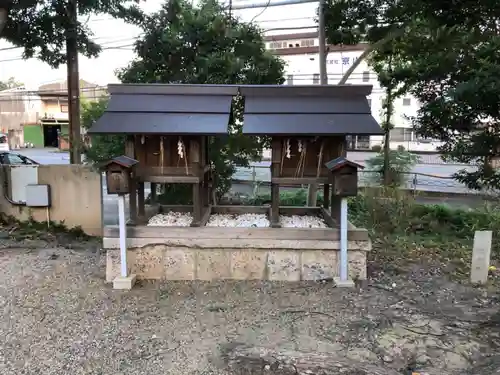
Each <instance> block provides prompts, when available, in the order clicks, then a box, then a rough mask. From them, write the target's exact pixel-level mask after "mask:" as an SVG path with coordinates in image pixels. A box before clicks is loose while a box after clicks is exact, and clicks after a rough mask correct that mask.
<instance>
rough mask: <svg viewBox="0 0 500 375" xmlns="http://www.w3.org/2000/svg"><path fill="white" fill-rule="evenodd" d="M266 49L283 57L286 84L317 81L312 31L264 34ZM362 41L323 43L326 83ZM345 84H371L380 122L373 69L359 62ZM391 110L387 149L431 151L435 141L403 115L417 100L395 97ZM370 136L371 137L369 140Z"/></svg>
mask: <svg viewBox="0 0 500 375" xmlns="http://www.w3.org/2000/svg"><path fill="white" fill-rule="evenodd" d="M265 40H266V48H268V49H269V50H272V51H273V52H274V53H275V54H276V55H279V56H280V57H281V58H283V60H285V62H286V64H287V67H286V77H287V82H286V84H288V85H311V84H319V83H320V76H319V40H318V34H317V33H316V32H308V33H296V34H280V35H269V36H266V37H265ZM366 46H367V45H366V44H359V45H356V46H332V45H331V46H327V48H328V56H327V73H328V83H329V84H336V83H338V81H339V80H340V79H341V78H342V76H343V74H344V73H345V72H346V71H347V70H348V69H349V67H350V66H351V65H352V64H353V62H354V61H355V60H356V59H357V58H358V57H359V56H360V55H361V53H362V52H363V51H364V49H365V48H366ZM347 83H348V84H354V85H356V84H370V85H373V90H372V94H371V96H370V97H369V103H370V105H371V108H372V114H373V116H374V117H375V118H376V119H377V120H378V121H379V122H380V123H381V122H382V102H383V99H384V96H385V95H384V90H383V88H381V87H380V84H379V82H378V79H377V75H376V74H375V72H374V71H373V70H372V69H371V68H370V67H369V66H368V64H367V62H366V61H363V62H362V63H361V64H360V65H359V66H358V67H357V68H356V69H355V70H354V72H353V73H352V74H351V76H350V77H349V79H348V81H347ZM394 106H395V113H394V116H393V120H392V122H393V123H394V129H393V130H391V142H390V145H391V148H397V147H398V146H403V147H404V148H405V149H407V150H415V151H417V150H418V151H435V150H436V146H437V143H436V142H432V141H429V140H425V139H420V138H419V137H417V136H416V134H415V132H414V131H413V130H412V127H411V123H410V121H409V120H408V119H407V116H414V115H415V114H416V112H417V110H418V103H417V101H416V100H415V99H414V98H412V97H410V96H407V97H404V98H399V99H397V100H396V101H395V103H394ZM355 138H356V139H354V140H353V141H352V144H351V147H354V148H358V149H363V148H364V149H368V148H371V147H373V146H374V145H380V144H381V143H382V138H383V137H382V136H372V137H369V136H358V137H355ZM370 138H371V139H370Z"/></svg>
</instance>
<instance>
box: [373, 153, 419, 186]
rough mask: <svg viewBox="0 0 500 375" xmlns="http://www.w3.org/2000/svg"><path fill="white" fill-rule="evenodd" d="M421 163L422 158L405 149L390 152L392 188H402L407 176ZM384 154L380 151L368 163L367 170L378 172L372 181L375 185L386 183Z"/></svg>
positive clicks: (374, 174)
mask: <svg viewBox="0 0 500 375" xmlns="http://www.w3.org/2000/svg"><path fill="white" fill-rule="evenodd" d="M419 161H420V157H419V156H418V155H416V154H412V153H411V152H408V151H405V149H404V147H402V146H399V147H398V149H397V150H389V181H390V184H391V186H392V187H398V186H401V185H402V184H403V183H404V181H405V177H406V176H405V175H406V174H407V173H409V172H410V171H411V170H412V168H413V167H414V166H415V164H417V163H418V162H419ZM384 164H385V157H384V152H383V151H380V152H379V153H378V154H377V155H376V156H374V157H373V158H370V159H368V160H367V161H366V165H367V166H368V168H367V170H369V171H376V172H379V173H373V174H372V176H371V177H372V179H373V182H374V183H381V182H383V181H384Z"/></svg>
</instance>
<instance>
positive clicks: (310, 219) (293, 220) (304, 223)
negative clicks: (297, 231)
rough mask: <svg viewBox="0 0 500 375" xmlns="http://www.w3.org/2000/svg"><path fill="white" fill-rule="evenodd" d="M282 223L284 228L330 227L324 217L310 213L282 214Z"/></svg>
mask: <svg viewBox="0 0 500 375" xmlns="http://www.w3.org/2000/svg"><path fill="white" fill-rule="evenodd" d="M280 224H281V226H282V227H283V228H328V225H326V223H325V221H324V220H323V219H321V218H319V217H317V216H308V215H303V216H302V215H291V216H285V215H280Z"/></svg>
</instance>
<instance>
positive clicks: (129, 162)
mask: <svg viewBox="0 0 500 375" xmlns="http://www.w3.org/2000/svg"><path fill="white" fill-rule="evenodd" d="M137 163H139V162H138V161H137V160H135V159H132V158H129V157H128V156H125V155H122V156H116V157H114V158H113V159H111V160H108V161H107V162H106V163H104V164H103V166H104V167H105V166H107V165H110V164H118V165H121V166H122V167H125V168H130V167H133V166H134V165H136V164H137Z"/></svg>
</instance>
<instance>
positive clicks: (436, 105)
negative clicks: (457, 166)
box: [398, 25, 500, 190]
mask: <svg viewBox="0 0 500 375" xmlns="http://www.w3.org/2000/svg"><path fill="white" fill-rule="evenodd" d="M427 34H428V35H429V36H430V38H429V39H428V40H425V39H424V38H423V37H422V38H418V39H417V38H414V39H413V40H415V41H417V40H418V41H419V42H420V48H419V50H418V53H417V51H416V49H415V48H414V47H412V46H410V45H408V49H407V51H406V52H405V53H406V54H407V55H408V56H413V60H412V61H411V63H407V64H405V65H403V66H401V67H400V69H399V72H398V74H400V77H399V79H400V80H401V81H404V82H405V83H406V84H407V85H408V86H409V87H410V91H411V93H412V95H413V96H415V97H416V98H417V100H418V101H419V103H420V109H419V111H418V114H417V116H415V118H413V119H412V120H413V125H414V128H415V129H416V130H417V132H418V133H419V134H420V135H422V136H424V137H427V138H434V139H439V140H441V141H443V142H444V143H443V146H442V147H440V151H442V152H443V154H444V157H445V159H448V160H452V161H458V162H461V163H466V164H469V165H476V166H477V169H476V170H474V171H471V170H465V169H464V170H461V171H459V172H458V173H456V174H455V178H456V179H457V180H459V181H461V182H463V183H465V184H466V185H467V186H468V187H469V188H472V189H477V190H481V189H499V188H500V171H499V170H498V169H495V168H493V166H492V163H491V162H492V161H493V160H497V161H498V158H499V156H500V125H499V124H500V111H499V110H500V104H499V103H498V98H499V97H500V77H499V74H500V57H499V56H498V53H497V51H498V48H499V47H500V36H499V35H498V32H497V31H496V30H495V29H494V28H490V29H488V28H487V26H486V25H483V27H478V28H476V27H474V28H470V29H464V28H453V29H446V28H443V27H441V28H437V29H434V28H432V29H431V28H428V29H427Z"/></svg>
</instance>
